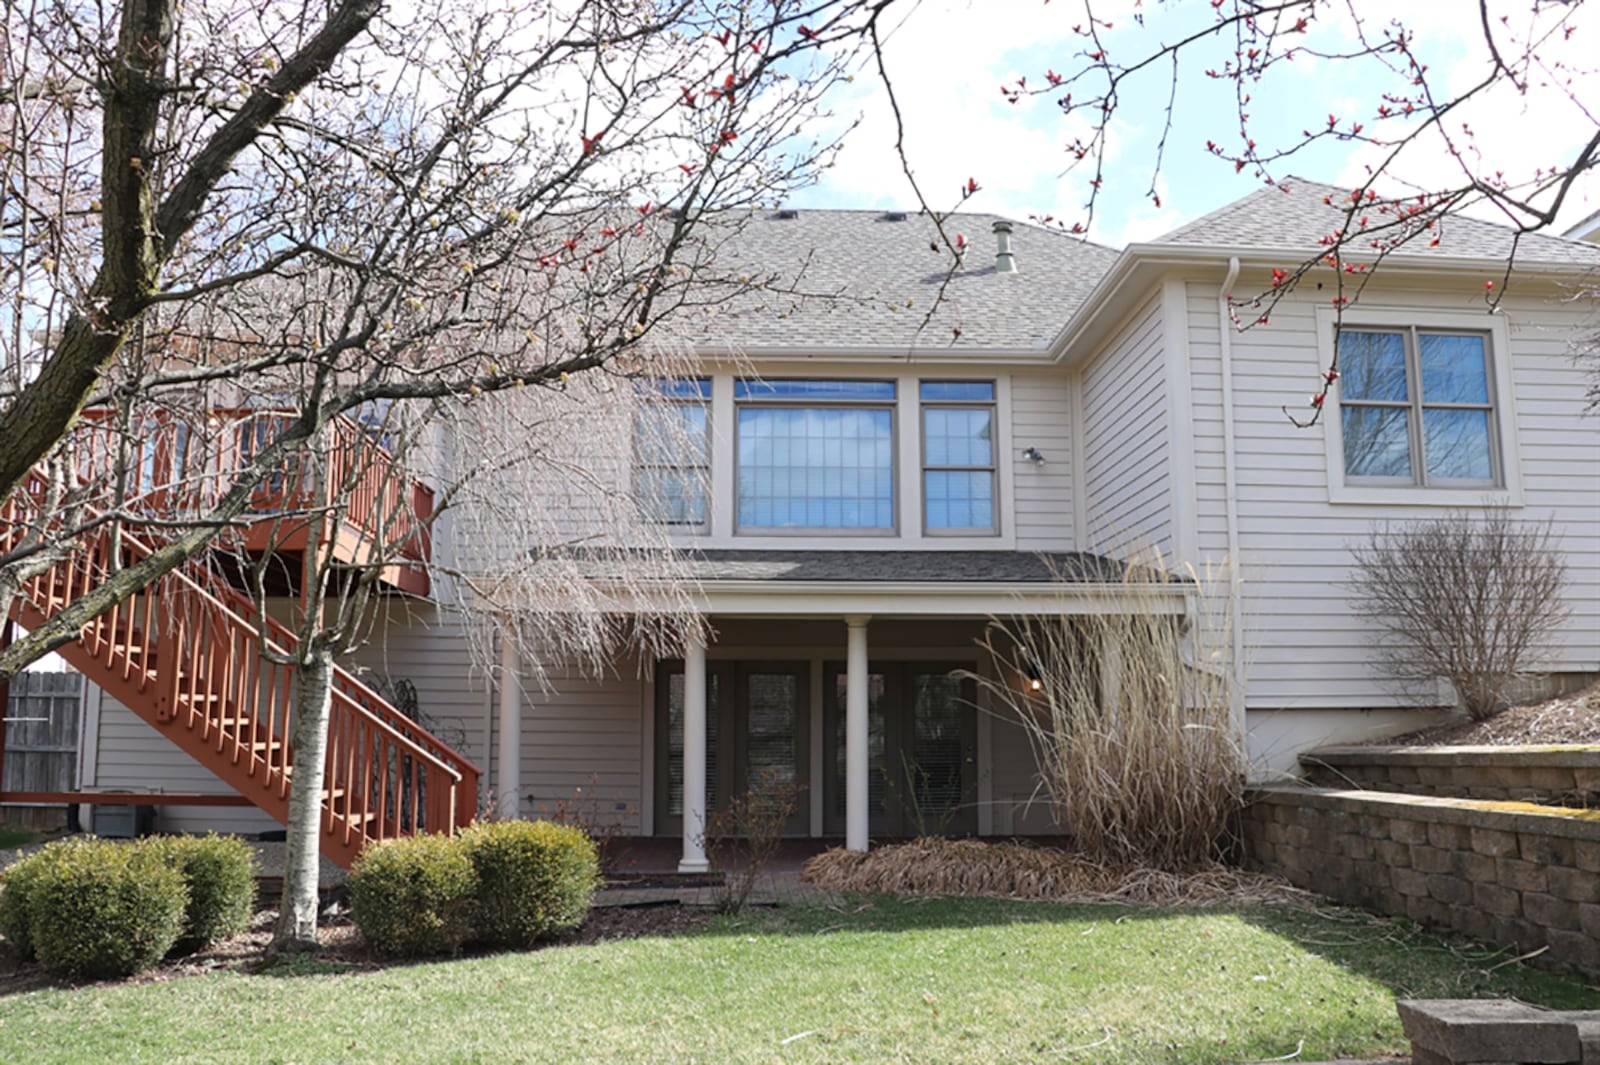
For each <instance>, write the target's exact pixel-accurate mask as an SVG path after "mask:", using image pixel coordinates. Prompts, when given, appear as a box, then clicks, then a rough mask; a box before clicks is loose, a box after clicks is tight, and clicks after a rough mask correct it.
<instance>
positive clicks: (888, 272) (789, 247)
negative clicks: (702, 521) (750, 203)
mask: <svg viewBox="0 0 1600 1065" xmlns="http://www.w3.org/2000/svg"><path fill="white" fill-rule="evenodd" d="M1000 220H1001V219H1000V216H998V215H991V214H954V215H951V216H950V217H949V218H947V219H946V221H945V232H946V233H947V234H949V236H950V237H951V239H952V240H953V239H954V238H955V236H956V235H957V234H960V235H962V236H965V237H966V239H967V241H968V242H969V244H970V247H969V249H968V251H967V252H966V254H965V257H964V261H963V263H962V265H961V267H960V268H959V269H957V270H956V271H955V272H954V274H950V273H949V265H950V257H949V253H948V251H945V252H943V253H942V254H941V253H939V252H935V251H934V250H932V249H931V248H930V247H929V244H930V242H932V241H934V240H936V239H937V235H938V234H937V232H936V230H935V229H934V226H933V222H932V220H931V219H929V218H928V217H926V216H923V215H918V214H915V213H910V214H908V215H907V216H906V217H905V220H904V221H891V220H890V219H889V217H888V216H887V215H886V213H885V212H882V211H828V210H817V211H809V210H802V211H799V212H797V213H795V215H794V217H780V216H779V212H776V211H765V212H759V213H756V214H754V215H752V216H751V217H750V218H749V219H747V220H742V221H741V224H740V225H739V227H738V228H737V229H735V230H732V231H731V232H729V233H728V234H727V235H726V237H725V238H724V239H721V240H717V241H715V243H714V244H713V255H714V261H715V264H716V271H717V272H718V273H719V274H723V275H727V274H739V273H745V274H748V275H749V276H750V277H752V278H765V277H769V276H772V275H777V277H778V279H779V281H778V284H776V285H774V286H773V287H772V288H771V289H769V290H768V291H767V292H764V293H761V294H759V295H754V296H749V297H741V298H740V299H738V300H737V301H735V302H734V303H733V304H732V305H719V306H715V307H712V308H709V309H708V312H707V316H706V320H705V323H704V325H703V327H701V328H700V329H699V330H698V331H699V333H700V336H699V337H698V338H697V339H698V340H699V341H700V342H701V343H703V344H709V345H715V344H718V343H723V344H728V345H731V346H733V347H735V348H741V349H742V348H761V347H811V346H826V347H841V348H851V347H867V348H886V347H887V348H899V349H905V350H906V351H908V352H909V351H924V352H926V351H941V350H952V349H953V350H957V351H960V350H976V349H979V348H1022V349H1041V350H1042V349H1044V348H1045V347H1046V346H1048V344H1049V343H1050V341H1051V340H1052V339H1054V337H1055V336H1056V334H1057V333H1058V332H1059V331H1060V330H1061V327H1062V326H1063V325H1064V324H1065V323H1066V321H1067V319H1068V318H1070V317H1071V316H1072V313H1073V312H1074V311H1076V310H1077V309H1078V307H1079V305H1080V304H1082V303H1083V301H1084V299H1085V297H1087V296H1088V294H1089V292H1090V290H1092V289H1093V288H1094V285H1095V283H1096V282H1098V281H1099V280H1100V278H1101V276H1102V275H1103V274H1104V273H1105V272H1106V270H1108V269H1109V268H1110V266H1111V264H1112V263H1113V262H1114V261H1115V260H1116V257H1117V254H1116V252H1114V251H1112V250H1111V249H1109V248H1104V247H1100V246H1099V245H1095V244H1090V243H1088V242H1086V241H1083V240H1079V239H1077V238H1074V237H1070V236H1067V235H1066V234H1062V233H1057V232H1053V231H1051V230H1047V229H1043V228H1040V227H1039V226H1034V225H1030V224H1027V223H1023V222H1013V223H1012V230H1013V232H1012V249H1013V252H1014V254H1015V257H1016V263H1017V272H1016V273H1010V274H1001V273H998V272H997V271H996V270H995V249H996V238H995V236H994V234H993V227H994V223H995V222H997V221H1000ZM785 289H792V290H793V291H784V290H785ZM941 290H942V299H943V302H942V303H939V299H940V296H941ZM936 303H939V305H938V308H937V310H936V312H935V314H934V316H933V318H932V319H931V320H928V321H926V322H925V321H924V320H925V318H926V316H927V312H928V308H930V307H933V306H935V304H936ZM957 328H959V329H960V331H961V332H960V336H959V337H958V336H957V335H956V333H955V330H956V329H957Z"/></svg>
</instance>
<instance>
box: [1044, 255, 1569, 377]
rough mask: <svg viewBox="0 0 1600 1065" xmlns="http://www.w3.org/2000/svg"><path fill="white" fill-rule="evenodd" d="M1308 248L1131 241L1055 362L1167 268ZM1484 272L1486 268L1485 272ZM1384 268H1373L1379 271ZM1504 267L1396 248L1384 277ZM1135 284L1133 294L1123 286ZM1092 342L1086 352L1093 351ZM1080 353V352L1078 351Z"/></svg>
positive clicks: (1557, 269) (1115, 317) (1059, 337)
mask: <svg viewBox="0 0 1600 1065" xmlns="http://www.w3.org/2000/svg"><path fill="white" fill-rule="evenodd" d="M1309 257H1310V256H1308V255H1307V254H1306V252H1305V251H1304V250H1296V249H1293V248H1260V247H1250V246H1245V245H1239V246H1234V247H1218V246H1216V245H1201V244H1130V245H1128V246H1127V247H1126V248H1124V249H1123V250H1122V254H1121V255H1120V256H1118V258H1117V261H1116V262H1114V263H1112V264H1111V268H1110V269H1109V270H1107V271H1106V272H1105V273H1104V274H1103V275H1102V276H1101V278H1100V280H1099V282H1098V283H1096V285H1095V287H1094V289H1093V290H1092V291H1091V292H1090V293H1089V295H1088V297H1087V298H1085V299H1084V301H1083V303H1081V304H1080V305H1079V307H1078V310H1077V311H1076V312H1075V313H1074V314H1073V316H1072V317H1071V318H1070V319H1069V320H1068V321H1067V323H1066V325H1064V326H1063V327H1062V329H1061V331H1060V332H1059V333H1057V334H1056V336H1055V339H1054V340H1052V341H1051V342H1050V344H1049V352H1050V358H1051V359H1052V361H1056V362H1065V361H1067V356H1068V353H1069V352H1072V351H1074V350H1078V349H1079V344H1080V341H1081V339H1082V338H1083V337H1084V335H1085V334H1094V333H1095V330H1096V328H1097V327H1099V328H1100V329H1102V330H1105V331H1109V330H1110V329H1111V328H1113V327H1114V325H1115V323H1117V322H1119V321H1120V320H1121V318H1122V315H1123V314H1125V313H1126V312H1127V310H1128V309H1129V308H1128V307H1125V306H1123V300H1124V299H1125V298H1132V299H1136V298H1138V296H1140V295H1141V294H1143V293H1144V292H1145V287H1146V284H1147V283H1148V281H1149V280H1150V279H1152V278H1153V277H1158V276H1160V275H1161V274H1163V273H1165V272H1166V271H1169V270H1187V269H1192V268H1195V267H1206V266H1215V265H1216V263H1217V262H1218V261H1219V260H1222V259H1227V260H1229V261H1230V262H1231V261H1235V260H1237V261H1238V262H1239V263H1240V264H1242V265H1244V266H1269V267H1270V266H1282V265H1283V264H1284V263H1285V262H1303V261H1305V260H1306V259H1307V258H1309ZM1594 269H1595V264H1594V263H1585V262H1564V263H1557V262H1548V261H1539V262H1530V261H1527V260H1524V259H1520V258H1519V259H1518V260H1517V267H1516V273H1517V277H1518V279H1520V280H1522V281H1524V282H1534V281H1545V282H1556V281H1560V280H1562V279H1564V278H1571V277H1573V276H1574V275H1578V276H1582V275H1584V274H1585V273H1587V272H1589V271H1592V270H1594ZM1485 271H1488V272H1487V273H1485ZM1379 272H1380V271H1374V275H1373V276H1378V274H1379ZM1504 272H1505V260H1503V259H1498V260H1497V259H1492V258H1483V257H1478V256H1473V257H1469V256H1462V255H1436V254H1428V255H1421V254H1416V253H1412V254H1409V255H1408V254H1405V253H1399V252H1397V253H1395V254H1393V255H1391V256H1389V257H1388V258H1386V259H1384V260H1383V265H1382V268H1381V274H1382V276H1384V277H1396V278H1404V277H1418V276H1424V277H1436V276H1438V275H1440V274H1475V275H1481V276H1483V277H1484V278H1485V279H1490V280H1494V281H1495V282H1496V283H1498V282H1499V280H1500V277H1501V275H1502V274H1503V273H1504ZM1130 284H1131V285H1135V286H1136V288H1135V291H1134V292H1133V295H1132V296H1131V297H1128V296H1125V294H1124V291H1123V290H1124V289H1125V287H1127V286H1129V285H1130ZM1093 349H1094V345H1093V344H1090V345H1089V346H1088V347H1087V348H1083V349H1082V351H1092V350H1093ZM1080 354H1081V352H1080Z"/></svg>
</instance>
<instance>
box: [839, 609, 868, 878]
mask: <svg viewBox="0 0 1600 1065" xmlns="http://www.w3.org/2000/svg"><path fill="white" fill-rule="evenodd" d="M870 620H872V619H871V618H867V617H848V618H845V619H844V623H845V624H846V625H847V626H849V637H848V640H847V642H846V644H845V665H844V668H845V689H844V845H845V848H846V849H847V850H853V851H863V852H864V851H866V849H867V825H868V820H867V813H868V811H867V802H868V798H867V796H868V783H869V780H868V776H869V773H870V772H871V769H870V762H869V760H868V753H869V752H868V750H867V744H868V742H869V737H868V728H867V622H868V621H870Z"/></svg>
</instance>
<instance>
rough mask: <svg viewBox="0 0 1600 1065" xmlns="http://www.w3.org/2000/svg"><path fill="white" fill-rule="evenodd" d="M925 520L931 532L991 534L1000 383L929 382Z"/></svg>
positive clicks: (924, 387) (924, 388) (924, 386)
mask: <svg viewBox="0 0 1600 1065" xmlns="http://www.w3.org/2000/svg"><path fill="white" fill-rule="evenodd" d="M921 400H922V519H923V527H924V528H925V529H926V530H927V531H928V532H930V533H946V534H950V533H972V534H983V533H991V532H993V531H994V527H995V521H994V518H995V506H994V483H995V464H994V382H993V381H923V382H921Z"/></svg>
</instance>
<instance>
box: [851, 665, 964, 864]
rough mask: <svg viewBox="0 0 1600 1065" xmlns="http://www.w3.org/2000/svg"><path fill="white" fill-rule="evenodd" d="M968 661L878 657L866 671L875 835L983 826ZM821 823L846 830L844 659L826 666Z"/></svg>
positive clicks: (870, 815)
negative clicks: (964, 672) (964, 674)
mask: <svg viewBox="0 0 1600 1065" xmlns="http://www.w3.org/2000/svg"><path fill="white" fill-rule="evenodd" d="M971 668H972V665H971V664H970V663H951V662H874V663H871V664H870V665H869V666H868V671H869V672H868V677H867V774H868V775H867V828H868V831H869V832H870V833H871V834H872V835H874V836H880V837H888V836H916V835H924V834H926V835H970V834H973V833H976V832H977V830H978V813H977V798H978V794H977V792H978V782H977V711H976V710H975V708H974V696H975V692H974V688H975V685H974V684H973V683H972V682H971V681H970V680H960V679H957V678H956V677H955V676H953V675H952V674H953V673H954V672H955V671H957V670H961V669H971ZM823 685H824V687H823V723H822V735H823V763H822V783H823V807H822V808H823V829H824V831H825V832H826V833H827V834H828V835H841V834H843V832H844V829H845V688H846V674H845V668H844V664H843V663H841V662H831V663H829V664H828V665H827V667H826V668H825V669H824V671H823Z"/></svg>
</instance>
